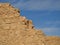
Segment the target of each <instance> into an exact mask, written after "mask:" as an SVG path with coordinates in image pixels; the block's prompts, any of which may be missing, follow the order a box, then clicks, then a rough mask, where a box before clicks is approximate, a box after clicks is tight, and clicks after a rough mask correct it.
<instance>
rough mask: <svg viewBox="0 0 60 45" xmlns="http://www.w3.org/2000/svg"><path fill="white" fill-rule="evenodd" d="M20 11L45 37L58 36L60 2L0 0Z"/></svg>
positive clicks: (59, 30) (59, 34)
mask: <svg viewBox="0 0 60 45" xmlns="http://www.w3.org/2000/svg"><path fill="white" fill-rule="evenodd" d="M0 2H9V3H10V4H12V5H13V6H14V7H16V8H19V9H20V13H21V15H22V16H26V18H27V19H29V20H32V21H33V24H34V26H35V28H37V29H41V30H42V31H43V32H44V33H45V34H47V35H51V36H52V35H54V36H60V0H0Z"/></svg>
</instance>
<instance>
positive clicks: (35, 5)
mask: <svg viewBox="0 0 60 45" xmlns="http://www.w3.org/2000/svg"><path fill="white" fill-rule="evenodd" d="M14 6H15V7H18V8H21V9H24V10H60V1H59V0H28V1H26V2H24V0H20V1H18V2H17V3H15V4H14Z"/></svg>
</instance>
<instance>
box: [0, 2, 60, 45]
mask: <svg viewBox="0 0 60 45" xmlns="http://www.w3.org/2000/svg"><path fill="white" fill-rule="evenodd" d="M57 44H58V45H60V38H58V37H47V36H46V35H45V34H44V33H43V32H42V31H41V30H37V29H35V28H34V26H33V23H32V20H28V19H26V17H24V16H21V15H20V11H19V10H18V9H16V8H14V7H13V6H11V5H10V4H9V3H0V45H57Z"/></svg>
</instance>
